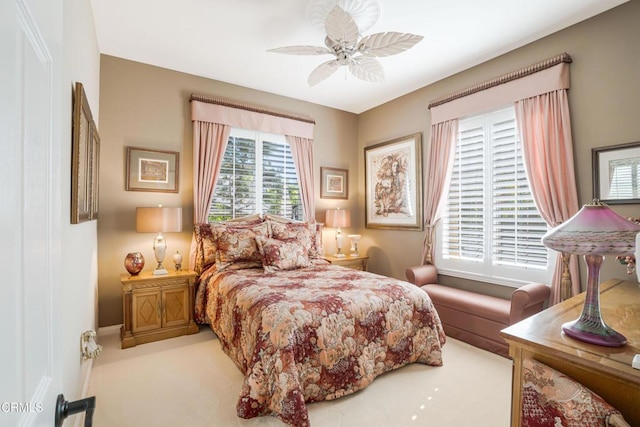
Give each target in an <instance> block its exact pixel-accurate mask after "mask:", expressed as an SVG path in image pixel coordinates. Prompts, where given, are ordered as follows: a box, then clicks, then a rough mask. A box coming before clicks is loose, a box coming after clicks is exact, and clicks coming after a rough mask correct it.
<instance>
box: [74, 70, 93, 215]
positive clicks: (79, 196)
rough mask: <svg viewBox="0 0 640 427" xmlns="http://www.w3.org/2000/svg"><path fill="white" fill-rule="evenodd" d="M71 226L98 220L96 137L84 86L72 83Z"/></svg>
mask: <svg viewBox="0 0 640 427" xmlns="http://www.w3.org/2000/svg"><path fill="white" fill-rule="evenodd" d="M71 137H72V138H71V139H72V146H71V223H72V224H79V223H81V222H85V221H91V220H94V219H98V186H99V185H98V184H99V165H100V136H99V134H98V128H97V126H96V124H95V122H94V121H93V115H92V114H91V108H90V107H89V101H88V100H87V95H86V93H85V91H84V86H83V85H82V83H80V82H76V84H75V90H74V93H73V115H72V132H71Z"/></svg>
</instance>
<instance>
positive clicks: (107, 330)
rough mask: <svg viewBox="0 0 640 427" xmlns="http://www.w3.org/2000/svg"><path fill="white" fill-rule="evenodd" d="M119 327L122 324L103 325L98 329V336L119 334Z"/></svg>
mask: <svg viewBox="0 0 640 427" xmlns="http://www.w3.org/2000/svg"><path fill="white" fill-rule="evenodd" d="M121 327H122V325H111V326H103V327H102V328H100V329H98V336H99V337H103V336H105V335H113V334H119V333H120V328H121Z"/></svg>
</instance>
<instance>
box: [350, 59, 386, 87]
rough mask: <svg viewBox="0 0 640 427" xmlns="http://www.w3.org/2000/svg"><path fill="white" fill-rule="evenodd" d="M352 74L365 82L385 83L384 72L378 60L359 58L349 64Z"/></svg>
mask: <svg viewBox="0 0 640 427" xmlns="http://www.w3.org/2000/svg"><path fill="white" fill-rule="evenodd" d="M349 71H351V74H353V75H354V76H356V77H357V78H359V79H360V80H364V81H365V82H373V83H381V82H383V81H384V70H383V69H382V65H381V64H380V62H378V60H377V59H374V58H367V57H362V56H360V57H358V58H352V61H351V62H350V63H349Z"/></svg>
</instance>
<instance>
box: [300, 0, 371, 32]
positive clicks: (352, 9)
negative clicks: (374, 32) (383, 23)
mask: <svg viewBox="0 0 640 427" xmlns="http://www.w3.org/2000/svg"><path fill="white" fill-rule="evenodd" d="M335 6H339V7H340V8H342V10H344V11H345V12H347V13H348V14H349V15H351V16H352V17H353V20H354V22H355V23H356V25H357V26H358V30H359V31H360V33H363V32H365V31H367V30H369V29H370V28H371V27H373V26H374V25H375V23H376V22H378V19H380V2H379V1H378V0H309V1H308V2H307V9H306V13H307V19H308V20H309V22H310V23H311V25H313V26H314V27H316V28H317V29H319V30H320V31H324V29H325V28H324V26H325V22H326V21H327V16H328V15H329V13H331V11H332V10H333V8H334V7H335Z"/></svg>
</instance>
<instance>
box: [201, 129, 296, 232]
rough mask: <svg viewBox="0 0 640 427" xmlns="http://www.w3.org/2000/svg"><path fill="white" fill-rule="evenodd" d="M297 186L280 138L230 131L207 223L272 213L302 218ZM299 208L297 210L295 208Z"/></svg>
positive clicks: (289, 150) (286, 145)
mask: <svg viewBox="0 0 640 427" xmlns="http://www.w3.org/2000/svg"><path fill="white" fill-rule="evenodd" d="M300 203H301V202H300V186H299V183H298V176H297V174H296V170H295V165H294V163H293V157H292V155H291V149H290V148H289V145H288V144H287V143H286V141H285V137H284V136H283V135H273V134H266V133H260V132H254V131H247V130H243V129H232V130H231V134H230V136H229V143H228V145H227V149H226V151H225V154H224V159H223V163H222V166H221V168H220V175H219V177H218V182H217V183H216V188H215V191H214V196H213V199H212V201H211V206H210V209H209V221H210V222H211V221H223V220H228V219H232V218H238V217H242V216H246V215H251V214H254V213H256V212H259V213H271V214H275V215H281V216H286V217H288V218H293V217H294V216H295V215H294V213H297V214H298V218H297V219H302V218H300V217H299V216H300V215H301V214H302V207H301V206H300ZM296 206H298V207H296Z"/></svg>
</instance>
